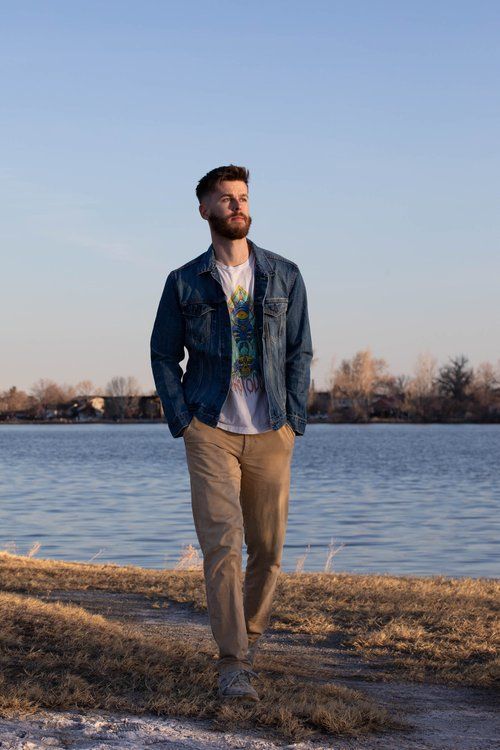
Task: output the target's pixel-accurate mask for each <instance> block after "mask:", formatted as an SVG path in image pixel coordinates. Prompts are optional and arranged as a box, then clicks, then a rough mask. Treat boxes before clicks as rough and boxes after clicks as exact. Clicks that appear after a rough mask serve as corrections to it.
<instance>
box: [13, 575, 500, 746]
mask: <svg viewBox="0 0 500 750" xmlns="http://www.w3.org/2000/svg"><path fill="white" fill-rule="evenodd" d="M41 598H43V599H45V600H46V601H64V602H71V603H74V604H78V605H80V606H82V607H84V608H85V609H87V610H88V611H90V612H92V613H94V614H102V615H104V616H106V617H109V618H110V619H117V620H120V621H121V622H130V623H133V624H135V625H140V626H141V627H144V628H146V629H148V630H149V631H153V632H158V633H162V634H166V633H169V634H171V635H172V636H182V637H183V638H186V637H188V638H189V640H190V642H191V643H193V644H199V645H203V646H204V647H206V646H207V645H208V646H209V647H213V650H214V656H215V653H216V652H215V642H214V640H213V637H212V633H211V630H210V626H209V623H208V616H207V614H206V613H205V612H196V611H195V610H194V609H193V608H192V607H191V606H190V605H188V604H178V603H176V602H169V601H167V600H163V601H161V602H159V603H160V604H161V606H160V607H153V606H152V602H151V600H150V599H148V598H147V597H145V596H142V595H137V594H111V593H108V592H103V591H93V590H92V591H74V592H68V591H53V592H52V593H51V594H50V595H44V596H42V597H41ZM291 659H292V660H293V663H294V665H295V667H296V671H297V673H300V674H301V675H302V676H303V677H304V679H310V680H328V681H332V680H334V681H335V682H337V683H340V684H343V685H346V686H347V687H351V688H354V689H357V690H360V691H361V692H365V693H366V694H367V695H369V696H370V697H372V698H373V699H374V700H376V701H377V702H378V703H379V704H381V705H382V706H384V707H385V708H387V709H389V711H390V712H391V714H393V715H395V716H396V717H397V718H400V719H402V720H403V721H404V722H405V723H406V724H407V725H408V729H407V730H405V731H404V732H401V731H398V732H394V731H393V732H390V733H389V732H388V733H384V734H377V735H371V736H370V737H368V738H363V739H353V740H345V739H340V740H335V741H333V742H328V743H327V744H326V743H324V742H314V743H313V742H298V743H295V744H286V743H281V744H280V743H273V742H271V741H269V740H268V739H265V738H264V736H263V734H262V733H259V732H254V733H250V732H245V733H244V734H239V733H233V732H229V733H228V732H226V733H225V734H224V735H222V734H221V733H219V732H214V731H213V730H211V729H210V722H206V721H190V720H186V719H184V718H182V719H175V718H172V719H159V718H158V717H156V716H152V717H144V716H140V717H136V716H125V715H123V714H121V715H120V714H110V713H107V712H97V711H92V712H86V713H82V714H80V713H77V712H75V711H68V712H54V711H51V712H43V713H40V714H37V715H36V716H35V717H32V718H30V719H27V720H24V721H22V720H19V719H18V720H15V721H7V720H5V719H0V748H2V750H3V748H9V750H39V749H40V750H41V749H42V748H53V749H54V750H60V749H62V748H74V750H87V748H89V749H90V748H91V749H92V750H104V749H105V748H123V750H132V749H134V750H136V749H137V748H143V747H144V748H146V747H149V746H154V747H155V748H169V750H174V749H175V750H177V748H179V750H181V749H182V750H198V748H199V749H200V750H202V749H203V750H226V748H248V750H257V749H259V750H271V748H277V747H281V748H296V750H312V749H313V748H314V749H315V750H327V749H328V750H500V739H499V738H500V720H499V712H498V703H495V696H494V694H493V692H492V691H486V690H476V689H471V688H461V687H448V686H443V685H433V684H427V683H425V684H422V683H404V682H394V681H384V680H383V677H382V673H383V670H381V669H380V665H376V664H373V663H367V662H364V661H362V660H361V659H360V657H359V655H357V654H355V653H353V652H351V651H348V650H346V649H343V648H342V647H341V645H340V644H338V643H337V644H336V643H335V642H333V643H329V644H328V646H325V645H324V644H319V645H318V644H316V645H315V644H311V643H310V638H309V636H302V635H297V634H293V633H287V632H283V631H273V630H272V629H271V630H269V631H268V632H267V633H266V636H265V641H264V643H263V645H262V649H261V652H260V655H259V656H258V657H257V661H256V668H257V670H259V668H261V669H264V665H265V669H266V670H268V669H271V670H272V671H273V673H277V678H278V679H279V672H280V670H281V671H282V670H283V669H284V668H285V666H286V664H287V663H288V664H289V663H290V660H291Z"/></svg>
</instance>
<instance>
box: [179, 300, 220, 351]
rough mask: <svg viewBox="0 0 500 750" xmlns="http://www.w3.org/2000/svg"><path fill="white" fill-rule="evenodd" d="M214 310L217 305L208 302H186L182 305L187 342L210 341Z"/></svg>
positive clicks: (199, 342)
mask: <svg viewBox="0 0 500 750" xmlns="http://www.w3.org/2000/svg"><path fill="white" fill-rule="evenodd" d="M214 311H215V305H211V304H210V303H208V302H185V303H184V304H183V305H182V314H183V316H184V322H185V325H186V343H187V344H190V343H192V344H206V343H207V342H208V341H209V339H210V336H211V334H212V321H213V319H214Z"/></svg>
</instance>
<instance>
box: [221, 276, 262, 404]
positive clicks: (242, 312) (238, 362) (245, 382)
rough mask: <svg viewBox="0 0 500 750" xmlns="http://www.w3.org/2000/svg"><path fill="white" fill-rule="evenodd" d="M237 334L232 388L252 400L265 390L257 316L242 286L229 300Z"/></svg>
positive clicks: (234, 345)
mask: <svg viewBox="0 0 500 750" xmlns="http://www.w3.org/2000/svg"><path fill="white" fill-rule="evenodd" d="M228 309H229V314H230V316H231V332H232V334H233V356H232V371H231V385H232V388H233V390H234V391H236V392H237V393H240V394H241V395H244V396H248V394H250V393H255V392H256V391H258V390H261V389H263V387H264V383H263V380H262V374H261V371H260V367H259V357H258V353H257V347H256V339H255V316H254V312H253V300H252V298H251V297H250V294H249V293H248V292H247V290H246V289H244V288H243V287H242V286H240V285H239V284H238V286H237V287H236V288H235V290H234V292H233V293H232V294H231V296H230V298H229V300H228Z"/></svg>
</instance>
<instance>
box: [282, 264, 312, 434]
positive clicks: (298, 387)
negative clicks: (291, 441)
mask: <svg viewBox="0 0 500 750" xmlns="http://www.w3.org/2000/svg"><path fill="white" fill-rule="evenodd" d="M312 357H313V351H312V341H311V330H310V327H309V315H308V310H307V293H306V287H305V284H304V280H303V278H302V275H301V273H300V271H299V270H298V269H297V275H296V277H295V279H294V282H293V285H292V288H291V291H290V293H289V295H288V309H287V318H286V376H285V377H286V416H287V420H288V421H289V422H290V424H291V426H292V427H293V429H294V431H295V433H296V434H298V435H303V434H304V431H305V428H306V423H307V400H308V395H309V384H310V378H311V375H310V371H311V360H312Z"/></svg>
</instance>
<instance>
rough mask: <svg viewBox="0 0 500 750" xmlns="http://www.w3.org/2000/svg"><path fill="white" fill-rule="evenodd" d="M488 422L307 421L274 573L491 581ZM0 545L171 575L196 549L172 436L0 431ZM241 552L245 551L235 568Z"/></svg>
mask: <svg viewBox="0 0 500 750" xmlns="http://www.w3.org/2000/svg"><path fill="white" fill-rule="evenodd" d="M499 467H500V426H498V425H422V426H421V425H395V424H386V425H380V424H378V425H326V424H310V425H308V426H307V430H306V433H305V435H304V436H302V437H299V438H297V439H296V441H295V451H294V456H293V463H292V489H291V496H290V513H289V522H288V531H287V538H286V544H285V549H284V554H283V569H284V570H285V571H292V570H294V569H295V566H296V563H297V559H298V558H299V557H301V556H302V555H304V554H305V553H306V551H307V549H306V548H307V545H310V550H309V552H308V554H307V557H306V558H305V561H304V568H303V569H304V570H306V571H318V570H323V569H324V565H325V562H326V558H327V554H328V545H329V543H330V542H331V540H332V538H333V540H334V544H335V546H336V547H337V546H339V545H341V544H344V545H345V546H344V547H343V548H342V549H341V550H340V551H339V552H338V553H337V554H336V555H335V557H334V565H333V569H334V570H337V571H352V572H363V573H364V572H388V573H393V574H423V575H430V574H436V573H439V574H444V575H453V576H489V577H491V576H495V577H496V576H498V574H499V572H500V568H499V528H500V513H499V506H500V481H499V476H500V474H499ZM0 469H1V474H0V548H2V549H5V548H9V549H11V550H12V543H13V542H15V544H16V550H15V551H17V552H18V553H20V554H25V553H26V552H27V551H28V550H29V548H30V547H31V545H32V544H33V543H34V542H40V544H41V549H40V550H39V552H38V553H37V556H38V557H46V558H57V559H64V560H79V561H88V560H89V559H90V558H91V557H93V556H94V555H96V554H98V557H97V558H95V559H96V561H99V562H114V563H118V564H122V565H123V564H134V565H141V566H144V567H151V568H162V567H173V566H174V565H175V563H176V562H177V560H178V558H179V555H180V552H181V549H182V547H183V546H184V545H187V544H192V545H193V546H195V547H196V548H198V549H199V545H198V540H197V538H196V533H195V530H194V525H193V519H192V515H191V503H190V493H189V476H188V473H187V468H186V464H185V453H184V441H183V440H182V439H178V440H174V439H173V438H172V437H171V436H170V433H169V431H168V428H167V426H166V425H164V424H151V425H148V424H146V425H142V424H141V425H95V424H92V425H10V426H6V425H4V426H0ZM245 562H246V552H245V550H243V564H245Z"/></svg>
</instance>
